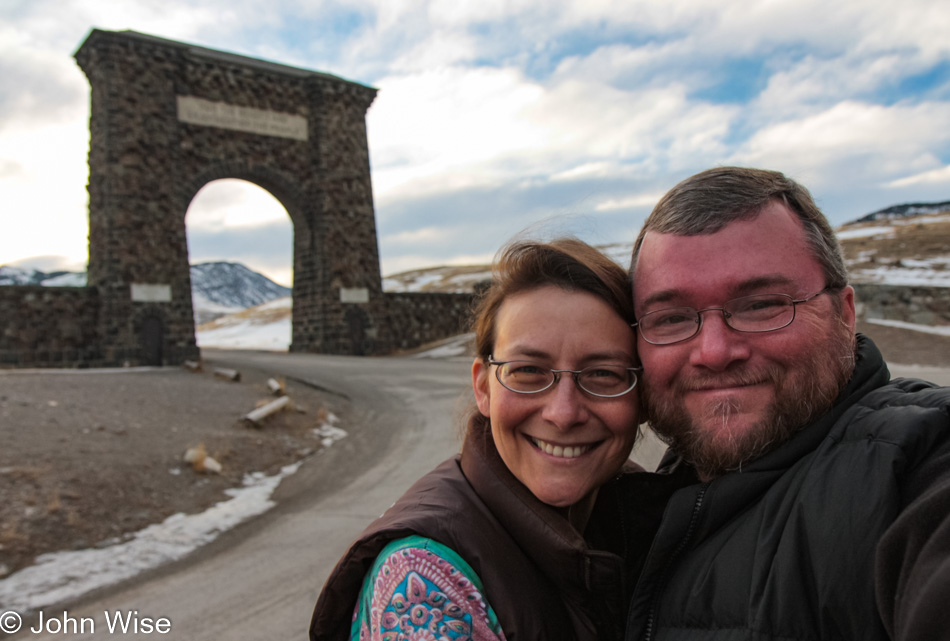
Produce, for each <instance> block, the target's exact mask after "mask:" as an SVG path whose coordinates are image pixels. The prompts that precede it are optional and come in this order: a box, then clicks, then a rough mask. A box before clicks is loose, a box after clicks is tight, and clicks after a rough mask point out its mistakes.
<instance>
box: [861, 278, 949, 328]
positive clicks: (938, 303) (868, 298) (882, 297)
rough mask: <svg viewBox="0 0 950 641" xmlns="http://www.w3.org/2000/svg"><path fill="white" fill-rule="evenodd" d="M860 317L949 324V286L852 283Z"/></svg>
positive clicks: (915, 322)
mask: <svg viewBox="0 0 950 641" xmlns="http://www.w3.org/2000/svg"><path fill="white" fill-rule="evenodd" d="M852 286H853V287H854V291H855V299H856V308H857V315H858V318H859V319H861V320H869V319H882V320H893V321H901V322H904V323H913V324H915V325H950V287H932V286H923V285H880V284H876V283H852Z"/></svg>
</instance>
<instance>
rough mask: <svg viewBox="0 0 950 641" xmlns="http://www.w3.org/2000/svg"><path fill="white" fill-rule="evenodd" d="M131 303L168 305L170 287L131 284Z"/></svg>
mask: <svg viewBox="0 0 950 641" xmlns="http://www.w3.org/2000/svg"><path fill="white" fill-rule="evenodd" d="M132 302H133V303H170V302H172V286H171V285H156V284H152V283H132Z"/></svg>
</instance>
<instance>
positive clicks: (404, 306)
mask: <svg viewBox="0 0 950 641" xmlns="http://www.w3.org/2000/svg"><path fill="white" fill-rule="evenodd" d="M384 296H385V298H386V305H387V308H388V312H389V313H388V315H387V318H388V322H389V324H390V326H391V327H392V330H393V335H394V336H396V337H397V344H396V345H395V348H396V349H397V350H398V349H412V348H413V347H418V346H420V345H424V344H425V343H429V342H431V341H435V340H439V339H442V338H449V337H451V336H457V335H458V334H462V333H464V332H467V331H468V329H469V328H468V322H469V315H470V313H471V309H472V304H473V302H474V300H475V296H474V295H473V294H425V293H399V294H393V293H390V294H384Z"/></svg>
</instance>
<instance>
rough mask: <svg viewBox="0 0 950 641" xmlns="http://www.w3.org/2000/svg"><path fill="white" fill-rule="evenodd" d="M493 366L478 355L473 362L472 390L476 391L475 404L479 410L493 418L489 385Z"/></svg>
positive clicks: (483, 414)
mask: <svg viewBox="0 0 950 641" xmlns="http://www.w3.org/2000/svg"><path fill="white" fill-rule="evenodd" d="M490 370H491V366H490V365H489V364H488V363H486V362H485V359H483V358H481V357H476V358H475V362H474V363H472V391H474V392H475V404H476V405H478V411H479V412H481V413H482V416H485V417H487V418H491V386H490V385H489V380H488V372H489V371H490Z"/></svg>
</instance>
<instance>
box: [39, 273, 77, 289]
mask: <svg viewBox="0 0 950 641" xmlns="http://www.w3.org/2000/svg"><path fill="white" fill-rule="evenodd" d="M42 285H43V287H85V286H86V273H85V272H67V273H65V274H60V275H59V276H54V277H53V278H47V279H46V280H44V281H43V282H42Z"/></svg>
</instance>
